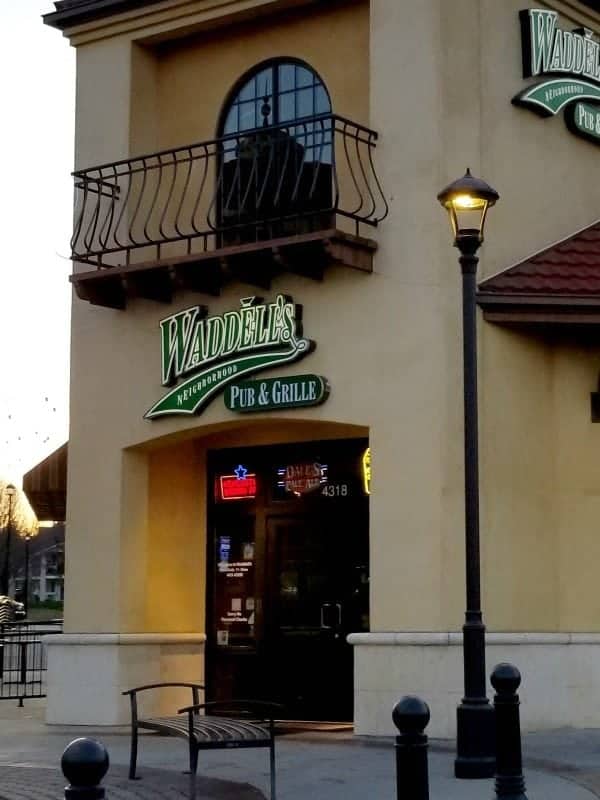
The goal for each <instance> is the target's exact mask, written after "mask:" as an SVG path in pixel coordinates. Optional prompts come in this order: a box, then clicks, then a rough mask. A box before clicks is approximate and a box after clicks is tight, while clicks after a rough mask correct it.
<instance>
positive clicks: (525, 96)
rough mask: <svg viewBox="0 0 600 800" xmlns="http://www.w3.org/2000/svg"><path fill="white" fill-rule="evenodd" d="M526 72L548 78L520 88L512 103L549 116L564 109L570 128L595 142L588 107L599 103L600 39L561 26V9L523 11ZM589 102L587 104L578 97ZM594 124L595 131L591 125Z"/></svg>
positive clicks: (584, 31)
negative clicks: (559, 20) (559, 16)
mask: <svg viewBox="0 0 600 800" xmlns="http://www.w3.org/2000/svg"><path fill="white" fill-rule="evenodd" d="M520 20H521V36H522V50H523V76H524V77H525V78H534V77H536V76H538V75H540V76H546V77H545V79H544V80H542V81H539V82H537V83H534V84H533V85H531V86H528V87H527V88H526V89H523V91H521V92H519V94H517V95H516V96H515V97H514V98H513V103H515V104H516V105H519V106H524V107H525V108H529V109H531V110H532V111H535V112H536V113H538V114H540V115H541V116H544V117H548V116H554V115H555V114H558V113H559V112H560V111H562V110H563V109H565V112H566V113H565V119H566V122H567V125H568V126H569V128H570V130H571V131H572V132H573V133H575V134H577V135H581V136H585V137H586V138H588V139H592V140H593V141H600V137H598V136H597V135H596V133H595V121H594V122H592V119H591V117H589V116H586V113H587V114H591V113H592V112H591V111H590V109H594V105H589V103H592V104H593V103H598V104H600V43H599V42H597V41H595V40H594V39H593V32H592V31H591V30H589V29H588V28H577V29H575V30H572V31H567V30H563V29H562V28H559V26H558V12H556V11H550V10H548V9H539V8H531V9H527V10H525V11H521V12H520ZM584 100H585V101H588V104H583V103H581V102H580V101H584ZM592 125H593V126H594V132H592V131H591V130H590V128H591V127H592Z"/></svg>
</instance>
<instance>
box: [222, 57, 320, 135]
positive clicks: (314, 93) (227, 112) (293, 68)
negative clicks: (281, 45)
mask: <svg viewBox="0 0 600 800" xmlns="http://www.w3.org/2000/svg"><path fill="white" fill-rule="evenodd" d="M267 106H268V108H267ZM265 112H266V113H265ZM329 113H331V101H330V99H329V93H328V92H327V89H326V88H325V85H324V84H323V82H322V81H321V79H320V78H319V76H318V75H317V73H316V72H315V71H314V70H313V69H311V68H310V67H309V66H308V64H304V63H302V62H300V61H283V60H279V61H273V62H271V63H269V64H267V65H261V66H259V67H257V68H256V69H255V71H254V72H253V73H251V74H250V76H249V77H248V76H245V77H244V78H243V79H242V81H241V82H240V83H239V84H238V85H237V86H236V87H235V88H234V90H233V92H232V95H231V96H230V99H229V101H228V102H227V104H226V107H225V109H224V113H223V114H222V117H221V119H222V121H223V125H222V129H221V130H220V131H219V134H220V135H226V134H228V133H240V132H241V131H249V130H253V129H255V128H260V127H262V126H264V125H282V124H289V123H290V122H293V121H294V120H297V119H302V118H303V117H314V116H317V115H318V114H329Z"/></svg>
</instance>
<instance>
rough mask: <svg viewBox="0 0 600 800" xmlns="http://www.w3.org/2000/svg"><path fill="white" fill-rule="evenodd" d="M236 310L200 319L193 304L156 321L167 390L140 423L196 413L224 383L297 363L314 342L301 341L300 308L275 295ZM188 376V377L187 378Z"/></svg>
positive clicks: (202, 313)
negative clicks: (158, 325) (178, 381)
mask: <svg viewBox="0 0 600 800" xmlns="http://www.w3.org/2000/svg"><path fill="white" fill-rule="evenodd" d="M240 304H241V308H240V309H239V311H227V312H226V313H225V314H223V315H220V316H214V317H208V316H206V311H207V310H206V307H205V306H194V307H193V308H187V309H186V310H185V311H180V312H178V313H177V314H172V315H171V316H170V317H166V318H165V319H163V320H161V323H160V330H161V350H162V381H161V382H162V385H163V386H172V385H173V384H174V383H175V382H176V381H177V380H178V379H180V378H185V380H184V381H183V383H179V384H178V385H177V386H176V387H175V388H174V389H171V391H170V392H167V394H166V395H164V396H163V397H162V398H161V399H160V400H159V401H158V402H157V403H155V404H154V405H153V406H152V408H151V409H150V410H149V411H147V412H146V414H145V417H146V419H154V418H155V417H161V416H166V415H167V414H196V413H198V412H199V411H200V410H201V409H202V408H203V407H204V406H205V405H206V403H207V402H208V401H209V400H211V399H212V398H213V397H214V395H215V394H217V393H218V392H220V391H221V390H222V389H223V388H224V387H225V386H226V385H227V384H229V383H231V382H232V381H237V380H239V379H240V378H242V377H243V376H244V375H251V374H252V373H255V372H260V371H261V370H264V369H268V368H269V367H274V366H277V365H279V364H288V363H290V362H292V361H298V360H299V359H301V358H304V356H306V355H308V353H310V352H311V350H313V349H314V347H315V343H314V342H313V341H311V340H310V339H304V338H303V337H302V306H300V305H297V304H296V303H294V302H292V299H291V297H287V296H286V295H283V294H280V295H277V297H276V299H275V301H274V302H273V303H263V302H262V301H261V298H257V297H244V298H243V299H242V300H240ZM188 376H189V377H188Z"/></svg>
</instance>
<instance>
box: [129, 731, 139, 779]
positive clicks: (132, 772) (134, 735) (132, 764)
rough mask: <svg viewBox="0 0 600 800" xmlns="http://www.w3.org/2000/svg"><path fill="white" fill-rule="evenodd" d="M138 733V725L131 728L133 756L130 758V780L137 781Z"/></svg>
mask: <svg viewBox="0 0 600 800" xmlns="http://www.w3.org/2000/svg"><path fill="white" fill-rule="evenodd" d="M137 748H138V732H137V725H132V726H131V755H130V758H129V780H131V781H134V780H135V769H136V766H137Z"/></svg>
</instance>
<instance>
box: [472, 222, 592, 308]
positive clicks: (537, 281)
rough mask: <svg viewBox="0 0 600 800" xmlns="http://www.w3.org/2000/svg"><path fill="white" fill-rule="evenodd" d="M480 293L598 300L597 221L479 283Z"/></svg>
mask: <svg viewBox="0 0 600 800" xmlns="http://www.w3.org/2000/svg"><path fill="white" fill-rule="evenodd" d="M479 293H480V295H488V294H494V295H496V294H502V295H511V296H514V295H530V296H531V295H538V296H540V295H544V296H548V295H550V296H554V297H565V298H571V297H591V296H592V295H596V296H598V298H599V299H600V221H598V222H596V223H594V225H591V226H590V227H589V228H585V229H584V230H582V231H579V233H576V234H574V235H573V236H569V237H568V238H567V239H564V240H563V241H562V242H559V243H558V244H554V245H552V246H551V247H549V248H547V249H546V250H542V251H541V252H540V253H537V254H536V255H534V256H531V257H530V258H527V259H526V260H525V261H521V263H520V264H516V265H515V266H514V267H510V268H509V269H506V270H504V272H500V273H498V274H497V275H494V276H493V277H491V278H488V279H487V280H485V281H482V283H480V284H479Z"/></svg>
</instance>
